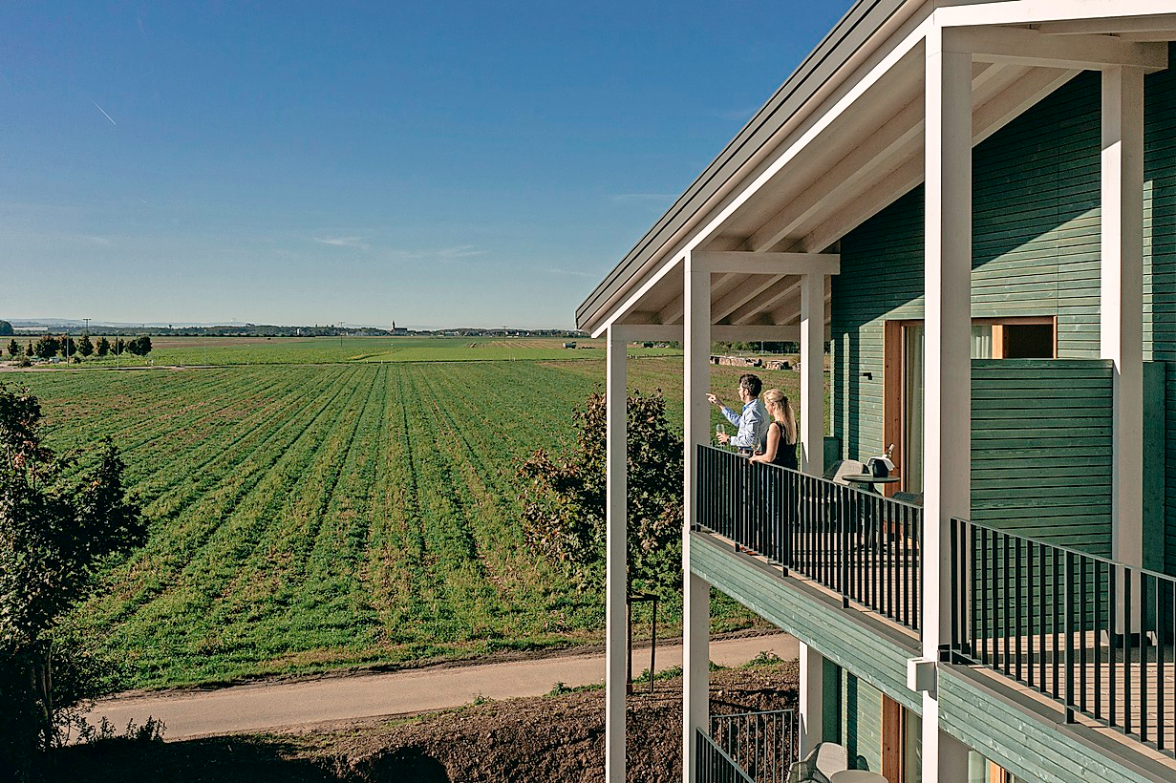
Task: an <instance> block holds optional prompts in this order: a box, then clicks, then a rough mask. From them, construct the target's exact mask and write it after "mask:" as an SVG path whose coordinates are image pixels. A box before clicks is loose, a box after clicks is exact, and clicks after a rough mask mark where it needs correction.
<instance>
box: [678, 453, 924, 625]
mask: <svg viewBox="0 0 1176 783" xmlns="http://www.w3.org/2000/svg"><path fill="white" fill-rule="evenodd" d="M697 487H698V489H697V510H698V524H699V526H701V527H703V528H706V529H708V530H711V531H713V532H715V533H718V534H719V535H721V536H724V537H726V538H729V539H731V540H732V541H734V542H735V544H736V546H738V547H742V548H744V549H748V550H751V551H753V552H757V553H759V554H761V555H763V556H765V557H766V558H768V560H770V561H772V562H774V563H777V564H780V565H781V566H782V567H783V569H784V575H785V576H787V575H788V574H789V572H790V571H797V572H798V573H800V574H803V575H804V576H806V577H808V578H809V579H811V580H813V581H815V582H817V583H819V584H821V585H823V586H825V587H827V588H829V589H831V590H834V591H837V592H838V593H840V594H841V596H842V598H843V601H845V602H846V603H848V601H850V600H852V601H855V602H857V603H859V604H862V605H864V606H866V607H867V608H869V609H872V610H874V611H876V612H878V613H879V614H882V615H884V616H886V617H888V618H890V619H892V620H894V621H895V622H898V623H900V624H902V625H905V626H907V627H908V628H912V629H915V630H918V629H919V618H920V616H921V606H920V589H921V587H920V582H919V579H920V573H921V570H922V567H921V566H922V564H921V559H922V554H921V545H920V543H921V540H922V537H923V511H922V509H921V508H920V507H918V506H915V505H911V504H909V503H904V502H901V501H897V500H893V499H891V498H886V497H883V496H882V495H879V494H877V493H875V492H870V491H865V490H860V489H857V488H856V487H851V486H846V485H843V484H837V483H834V482H832V481H828V480H826V479H823V478H820V477H817V476H808V475H805V474H803V473H799V472H797V471H795V470H789V469H787V468H782V467H779V466H777V465H765V464H762V463H753V462H749V461H748V460H747V459H746V458H745V457H742V456H740V455H738V454H734V453H732V452H730V451H726V450H724V449H717V448H714V447H712V446H704V445H700V446H699V447H698V475H697Z"/></svg>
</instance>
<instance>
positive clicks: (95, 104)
mask: <svg viewBox="0 0 1176 783" xmlns="http://www.w3.org/2000/svg"><path fill="white" fill-rule="evenodd" d="M90 103H92V104H94V108H95V109H97V110H98V111H100V112H102V116H103V117H105V118H106V119H108V120H110V124H111V125H118V123H117V122H115V121H114V117H111V116H110V115H109V114H107V113H106V109H103V108H102V107H101V106H99V105H98V101H96V100H94V99H93V98H91V99H90Z"/></svg>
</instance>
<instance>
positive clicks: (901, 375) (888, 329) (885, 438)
mask: <svg viewBox="0 0 1176 783" xmlns="http://www.w3.org/2000/svg"><path fill="white" fill-rule="evenodd" d="M923 322H924V320H923V319H922V318H905V319H903V318H900V319H895V320H893V321H884V322H883V334H882V353H883V361H882V448H883V449H885V448H886V447H887V446H889V445H890V444H891V443H893V444H894V456H893V458H892V459H893V460H894V464H895V466H896V467H897V468H898V477H899V483H897V484H885V485H883V486H884V489H885V493H886V495H887V496H890V495H893V494H894V493H895V492H898V491H905V490H906V470H905V469H903V448H904V446H905V445H906V443H905V440H906V438H905V433H906V422H905V421H904V419H905V412H906V404H905V400H904V399H903V394H904V391H905V389H906V387H907V383H906V380H907V379H906V338H905V334H906V330H907V328H909V327H911V326H921V325H922V324H923ZM972 325H973V326H991V327H992V348H993V354H994V356H993V358H994V359H1003V358H1004V356H1005V353H1006V343H1007V340H1008V336H1007V335H1006V334H1005V330H1004V327H1006V326H1047V325H1048V326H1052V327H1053V358H1055V359H1056V358H1057V355H1058V318H1057V316H1056V315H1017V316H1009V317H1007V318H973V319H972Z"/></svg>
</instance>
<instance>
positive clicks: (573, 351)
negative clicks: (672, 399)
mask: <svg viewBox="0 0 1176 783" xmlns="http://www.w3.org/2000/svg"><path fill="white" fill-rule="evenodd" d="M94 339H95V340H96V339H97V337H95V338H94ZM111 339H113V338H111ZM18 342H19V343H20V344H21V345H25V344H26V343H27V342H29V340H27V339H26V338H23V337H21V338H18ZM151 342H152V351H151V355H150V357H149V358H143V357H140V356H132V355H131V354H129V353H124V354H123V355H121V356H107V357H105V358H102V359H99V358H98V357H97V356H96V355H94V356H90V357H89V358H87V359H86V360H85V361H84V362H83V365H84V366H89V367H94V366H101V367H116V368H117V367H144V366H149V365H154V366H160V365H169V366H177V367H191V366H195V365H214V366H215V365H243V364H247V365H252V364H338V363H340V362H464V361H518V360H522V361H528V360H529V361H536V360H543V359H550V360H555V361H564V360H568V359H604V347H605V346H604V340H591V339H587V340H586V339H582V338H579V339H575V340H570V339H569V340H564V339H558V338H548V337H539V338H532V337H343V338H342V339H340V338H338V337H154V338H152V340H151ZM565 342H574V343H575V344H576V347H575V348H564V347H563V345H564V343H565ZM629 354H630V355H631V356H676V355H681V351H679V350H676V349H672V348H652V347H651V348H644V347H641V346H637V345H634V346H631V347H630V348H629Z"/></svg>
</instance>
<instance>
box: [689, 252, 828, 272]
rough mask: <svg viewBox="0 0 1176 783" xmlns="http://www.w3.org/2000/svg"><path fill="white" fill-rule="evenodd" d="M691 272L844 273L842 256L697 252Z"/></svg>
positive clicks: (693, 257)
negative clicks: (842, 271) (842, 270)
mask: <svg viewBox="0 0 1176 783" xmlns="http://www.w3.org/2000/svg"><path fill="white" fill-rule="evenodd" d="M687 268H689V269H692V270H694V271H696V272H704V271H709V272H712V273H716V272H718V273H723V272H727V273H737V274H744V275H835V274H838V273H839V272H840V271H841V256H839V255H837V254H835V253H748V252H740V251H731V250H724V251H712V250H694V251H691V253H690V262H689V264H688V267H687Z"/></svg>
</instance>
